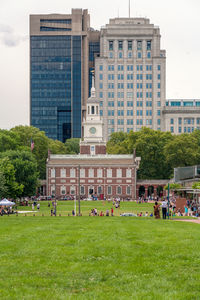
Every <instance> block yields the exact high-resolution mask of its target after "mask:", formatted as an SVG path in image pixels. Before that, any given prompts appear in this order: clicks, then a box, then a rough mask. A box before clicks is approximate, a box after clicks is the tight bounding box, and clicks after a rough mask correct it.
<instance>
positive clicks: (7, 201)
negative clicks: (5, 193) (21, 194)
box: [0, 198, 15, 206]
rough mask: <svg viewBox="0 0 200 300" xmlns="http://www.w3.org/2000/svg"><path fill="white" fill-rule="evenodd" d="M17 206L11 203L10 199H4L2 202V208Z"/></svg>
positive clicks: (0, 202)
mask: <svg viewBox="0 0 200 300" xmlns="http://www.w3.org/2000/svg"><path fill="white" fill-rule="evenodd" d="M13 205H15V203H14V202H11V201H9V200H8V199H6V198H4V199H3V200H1V201H0V206H13Z"/></svg>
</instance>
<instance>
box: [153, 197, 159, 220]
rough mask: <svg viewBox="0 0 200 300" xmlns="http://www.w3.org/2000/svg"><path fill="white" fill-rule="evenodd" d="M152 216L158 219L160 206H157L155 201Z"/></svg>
mask: <svg viewBox="0 0 200 300" xmlns="http://www.w3.org/2000/svg"><path fill="white" fill-rule="evenodd" d="M153 208H154V216H155V218H156V219H160V205H159V204H158V202H157V201H156V202H155V205H154V207H153Z"/></svg>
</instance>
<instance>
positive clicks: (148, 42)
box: [147, 41, 151, 51]
mask: <svg viewBox="0 0 200 300" xmlns="http://www.w3.org/2000/svg"><path fill="white" fill-rule="evenodd" d="M148 50H151V41H147V51H148Z"/></svg>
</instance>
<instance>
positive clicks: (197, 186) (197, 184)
mask: <svg viewBox="0 0 200 300" xmlns="http://www.w3.org/2000/svg"><path fill="white" fill-rule="evenodd" d="M192 188H193V189H194V190H200V181H199V182H194V183H193V185H192Z"/></svg>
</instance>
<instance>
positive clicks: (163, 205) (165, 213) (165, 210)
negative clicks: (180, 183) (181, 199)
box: [161, 200, 167, 219]
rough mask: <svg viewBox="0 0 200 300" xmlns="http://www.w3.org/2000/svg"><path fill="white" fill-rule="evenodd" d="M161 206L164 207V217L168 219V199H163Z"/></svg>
mask: <svg viewBox="0 0 200 300" xmlns="http://www.w3.org/2000/svg"><path fill="white" fill-rule="evenodd" d="M161 207H162V216H163V219H166V217H167V201H166V200H163V202H162V205H161Z"/></svg>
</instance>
